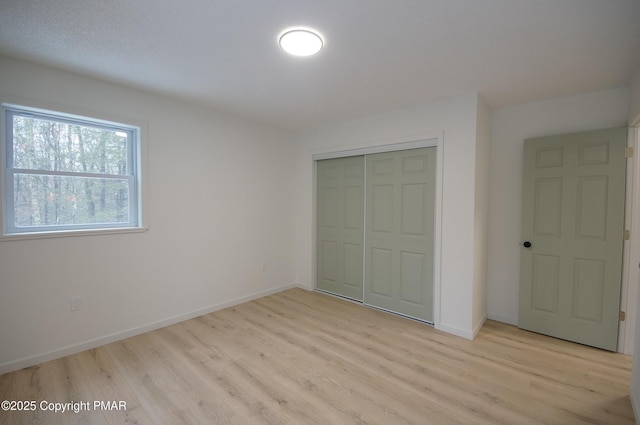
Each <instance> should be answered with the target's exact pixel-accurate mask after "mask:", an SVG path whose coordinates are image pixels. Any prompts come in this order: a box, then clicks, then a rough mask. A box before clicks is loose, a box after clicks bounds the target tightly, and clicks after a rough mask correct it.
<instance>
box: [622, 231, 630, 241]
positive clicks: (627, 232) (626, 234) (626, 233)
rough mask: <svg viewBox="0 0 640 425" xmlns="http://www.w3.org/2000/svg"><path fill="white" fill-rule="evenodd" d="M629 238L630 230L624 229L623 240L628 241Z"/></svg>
mask: <svg viewBox="0 0 640 425" xmlns="http://www.w3.org/2000/svg"><path fill="white" fill-rule="evenodd" d="M629 239H631V232H630V231H628V230H625V231H624V240H625V241H628V240H629Z"/></svg>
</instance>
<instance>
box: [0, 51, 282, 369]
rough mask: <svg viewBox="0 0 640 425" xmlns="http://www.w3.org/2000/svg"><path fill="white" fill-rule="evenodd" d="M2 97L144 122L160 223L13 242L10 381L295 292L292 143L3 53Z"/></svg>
mask: <svg viewBox="0 0 640 425" xmlns="http://www.w3.org/2000/svg"><path fill="white" fill-rule="evenodd" d="M0 94H1V96H2V99H3V101H6V100H11V101H18V102H21V103H27V104H28V106H36V107H48V108H50V107H53V108H58V109H62V110H65V111H67V112H75V113H81V114H88V115H92V116H98V117H101V118H107V119H115V120H121V121H124V122H129V121H132V122H133V123H142V124H143V125H144V129H143V130H144V131H145V135H144V136H145V139H146V145H147V148H148V149H147V155H146V156H145V158H144V166H145V167H144V177H145V180H146V181H145V187H146V189H147V191H146V193H145V196H146V197H147V201H148V202H147V203H146V205H145V207H146V212H147V213H148V218H149V221H148V223H147V224H148V227H149V231H148V232H146V233H136V234H121V235H106V236H105V235H103V236H84V237H67V238H54V239H38V240H23V241H4V242H0V373H3V372H6V371H8V370H12V369H16V368H20V367H24V366H27V365H30V364H35V363H37V362H39V361H42V360H46V359H49V358H55V357H58V356H60V355H62V354H67V353H70V352H74V351H78V350H80V349H82V348H87V347H89V346H95V345H99V344H100V343H103V342H107V341H109V340H113V339H117V338H118V337H122V336H125V335H129V334H132V333H135V332H139V331H141V330H144V329H149V328H153V327H156V326H159V325H161V324H166V323H170V322H172V321H177V320H179V319H181V318H186V317H189V316H192V315H196V314H198V313H202V312H204V311H208V310H212V309H215V308H217V307H218V306H221V305H227V304H229V303H234V302H236V301H238V300H243V299H247V298H251V297H254V296H258V295H260V294H263V293H267V292H270V291H274V290H278V289H281V288H283V287H286V286H287V285H291V284H293V283H294V267H293V261H292V256H293V236H292V226H291V224H290V223H291V222H293V220H294V213H293V211H292V209H291V206H292V205H293V204H294V196H293V190H294V185H293V183H292V182H293V181H294V178H293V177H294V173H293V170H294V167H293V165H292V166H289V165H288V164H292V161H293V158H294V157H293V150H292V148H291V144H290V143H291V137H290V135H288V134H284V133H281V132H278V131H275V130H273V129H270V128H266V127H264V126H262V125H258V124H254V123H251V122H249V121H244V120H242V119H239V118H234V117H230V116H227V115H223V114H220V113H216V112H214V111H212V110H209V109H205V108H202V107H198V106H194V105H190V104H186V103H182V102H180V101H176V100H172V99H169V98H166V97H162V96H158V95H153V94H149V93H145V92H141V91H136V90H133V89H130V88H126V87H122V86H118V85H115V84H109V83H106V82H103V81H99V80H94V79H90V78H85V77H81V76H77V75H74V74H70V73H67V72H62V71H58V70H54V69H49V68H44V67H40V66H35V65H31V64H28V63H26V62H20V61H16V60H12V59H8V58H2V57H0ZM263 261H266V262H267V270H266V271H264V272H263V271H262V270H261V265H262V262H263ZM71 296H80V297H81V302H82V310H80V311H78V312H74V313H71V312H70V311H69V297H71Z"/></svg>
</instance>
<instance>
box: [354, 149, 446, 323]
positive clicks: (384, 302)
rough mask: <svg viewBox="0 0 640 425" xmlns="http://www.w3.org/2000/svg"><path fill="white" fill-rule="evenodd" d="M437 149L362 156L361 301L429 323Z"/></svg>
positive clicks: (430, 317) (431, 292) (430, 314)
mask: <svg viewBox="0 0 640 425" xmlns="http://www.w3.org/2000/svg"><path fill="white" fill-rule="evenodd" d="M435 167H436V148H422V149H412V150H405V151H398V152H385V153H379V154H373V155H368V156H367V157H366V169H367V176H366V186H367V205H366V209H365V211H366V213H365V214H366V223H367V225H366V230H365V283H364V289H365V291H364V292H365V296H364V302H365V303H367V304H370V305H372V306H375V307H380V308H383V309H386V310H390V311H393V312H396V313H400V314H404V315H406V316H410V317H414V318H417V319H420V320H424V321H428V322H432V321H433V253H434V210H435Z"/></svg>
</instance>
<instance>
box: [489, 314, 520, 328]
mask: <svg viewBox="0 0 640 425" xmlns="http://www.w3.org/2000/svg"><path fill="white" fill-rule="evenodd" d="M487 319H489V320H495V321H496V322H502V323H507V324H509V325H513V326H518V318H517V317H507V316H501V315H499V314H489V315H488V316H487Z"/></svg>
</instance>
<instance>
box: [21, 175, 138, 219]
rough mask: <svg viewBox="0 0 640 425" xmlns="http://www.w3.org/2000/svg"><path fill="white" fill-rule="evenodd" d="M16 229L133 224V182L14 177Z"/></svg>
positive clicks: (29, 176) (75, 178)
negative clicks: (131, 206)
mask: <svg viewBox="0 0 640 425" xmlns="http://www.w3.org/2000/svg"><path fill="white" fill-rule="evenodd" d="M14 215H15V223H14V225H15V227H16V228H18V227H29V226H36V227H38V226H69V225H72V226H73V225H82V224H117V223H128V222H129V181H128V180H126V179H101V178H87V177H68V176H50V175H42V174H15V175H14Z"/></svg>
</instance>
